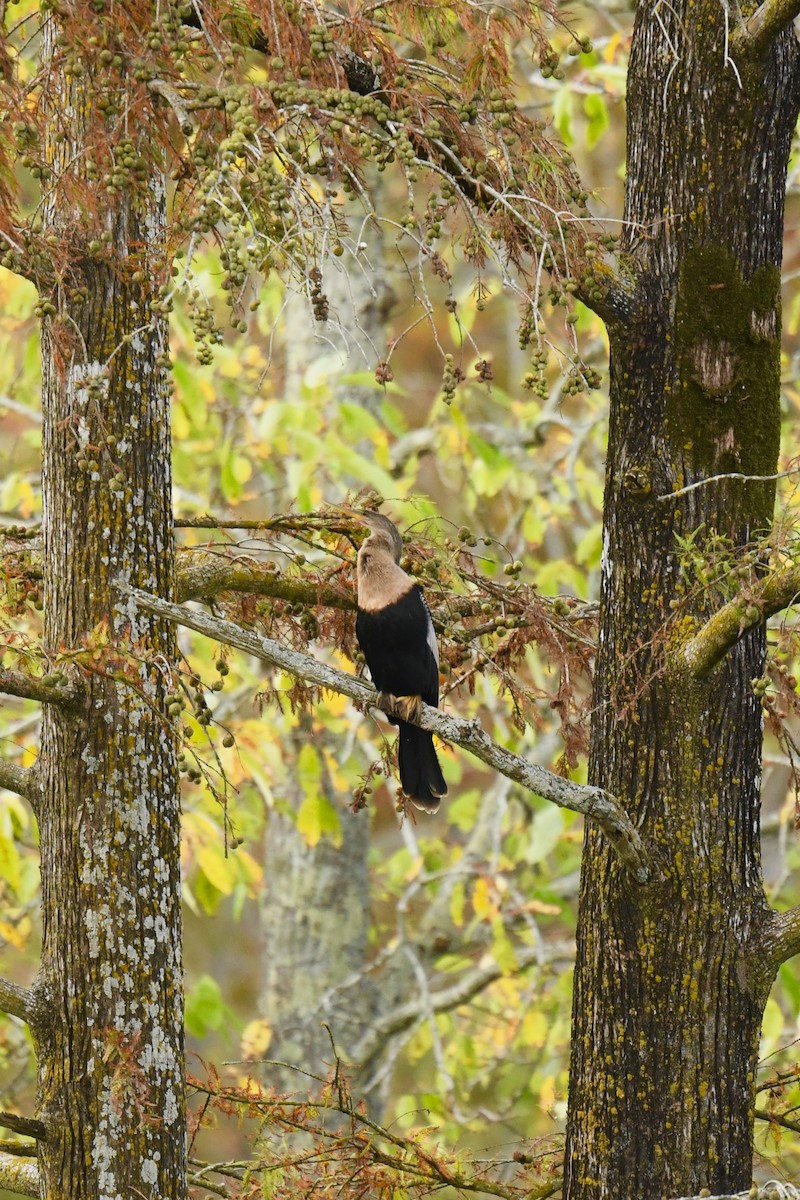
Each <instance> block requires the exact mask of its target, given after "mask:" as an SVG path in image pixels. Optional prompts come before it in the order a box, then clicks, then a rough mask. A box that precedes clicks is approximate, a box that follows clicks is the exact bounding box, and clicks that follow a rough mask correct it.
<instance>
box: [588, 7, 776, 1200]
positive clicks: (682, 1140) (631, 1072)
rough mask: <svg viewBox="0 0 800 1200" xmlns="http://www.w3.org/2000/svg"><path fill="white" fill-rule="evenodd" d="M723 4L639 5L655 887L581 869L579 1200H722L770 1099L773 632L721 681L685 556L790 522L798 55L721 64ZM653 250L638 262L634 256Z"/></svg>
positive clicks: (624, 579) (604, 696)
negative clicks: (765, 775)
mask: <svg viewBox="0 0 800 1200" xmlns="http://www.w3.org/2000/svg"><path fill="white" fill-rule="evenodd" d="M727 46H728V43H727V41H726V34H725V27H724V11H723V8H722V7H721V6H719V5H718V4H716V3H714V2H709V0H701V2H700V3H695V2H689V0H678V3H675V4H669V5H657V6H653V5H651V4H640V6H639V8H638V12H637V16H636V23H635V31H634V40H633V46H632V52H631V61H630V70H629V88H628V176H627V203H626V218H627V220H628V221H629V222H631V223H632V224H631V226H629V227H628V231H627V239H628V244H629V246H637V248H636V250H635V252H634V261H635V264H636V270H637V287H636V294H635V299H634V303H633V305H632V310H631V316H630V321H629V322H628V323H626V325H625V326H624V327H623V326H622V325H620V326H617V327H612V328H610V330H609V332H610V340H611V354H612V368H611V426H610V433H609V450H608V462H607V478H606V495H605V533H604V570H603V602H602V626H601V640H600V649H599V658H598V668H597V679H596V695H595V701H596V706H595V719H594V728H593V748H592V756H591V768H590V770H591V781H592V782H593V783H596V784H600V785H602V786H603V787H605V788H608V789H609V790H610V791H611V792H612V793H614V794H615V795H616V796H618V797H620V798H621V799H623V800H624V801H625V803H626V804H627V806H628V809H629V812H630V813H631V815H632V816H633V817H634V818H635V820H636V822H637V824H638V825H639V827H640V829H641V831H642V834H643V835H644V837H645V839H646V842H647V844H648V845H649V847H650V848H651V850H652V852H653V855H654V860H655V862H656V863H657V866H658V878H657V880H656V882H654V883H653V884H651V885H649V886H647V887H645V888H637V887H636V885H635V884H633V883H632V882H631V880H630V878H628V877H626V876H625V874H624V873H623V872H622V871H621V870H620V867H619V864H618V862H617V861H615V859H614V855H613V854H611V853H610V852H609V848H608V845H607V843H606V842H605V840H604V838H603V836H602V835H601V834H599V833H598V832H597V830H596V829H592V828H591V827H590V828H589V829H588V830H587V835H586V843H585V849H584V862H583V875H582V889H581V902H580V917H579V939H578V962H577V970H576V982H575V992H574V1009H573V1051H572V1063H571V1078H570V1103H569V1118H568V1145H567V1161H566V1172H567V1188H566V1195H567V1197H568V1200H590V1198H591V1200H599V1198H601V1197H609V1198H610V1197H614V1198H615V1200H620V1198H625V1200H631V1198H633V1197H644V1196H679V1195H691V1194H696V1193H697V1192H698V1191H699V1190H700V1189H702V1188H710V1190H711V1192H712V1193H727V1192H731V1191H738V1190H740V1189H743V1188H747V1187H748V1186H749V1185H750V1181H751V1171H752V1152H753V1140H752V1123H753V1101H754V1091H753V1081H754V1071H755V1065H756V1052H757V1047H758V1039H759V1030H760V1023H761V1016H762V1012H763V1007H764V1004H765V1002H766V999H767V993H768V989H769V986H770V984H771V981H772V975H773V973H774V967H775V965H776V964H775V961H774V959H775V955H774V953H773V952H772V950H771V949H768V947H769V946H771V942H770V938H769V937H768V936H767V934H768V930H769V927H770V922H771V921H772V920H773V915H772V914H771V912H770V910H769V908H768V906H767V903H766V899H765V896H764V892H763V888H762V881H761V868H760V856H759V783H760V755H761V727H762V720H761V711H760V704H759V701H758V699H757V698H756V696H755V695H754V692H753V687H752V684H751V680H752V679H753V678H754V677H756V676H760V675H761V673H762V671H763V667H764V653H765V637H764V630H763V627H761V628H760V629H755V630H753V631H751V632H750V633H748V634H747V635H746V636H745V637H744V638H742V639H741V640H740V641H739V642H738V643H737V644H736V646H735V647H733V648H732V649H731V650H730V651H729V653H728V654H727V656H726V657H725V658H724V660H723V661H722V662H721V663H720V664H719V665H718V666H717V667H716V668H715V669H714V670H713V671H711V672H710V673H709V674H707V675H706V676H705V677H702V678H698V677H695V676H692V675H691V674H689V673H688V671H687V670H686V669H684V668H683V667H682V666H681V665H680V663H681V659H680V655H679V648H680V645H681V641H682V639H684V638H686V637H687V636H688V635H690V634H691V633H692V632H694V630H695V629H696V628H697V627H698V626H699V625H700V624H701V623H702V621H703V620H704V619H705V618H706V617H707V616H708V615H709V613H710V611H711V610H712V607H713V598H712V597H710V596H709V593H708V591H707V590H706V591H704V589H703V588H702V587H699V586H697V581H694V582H692V581H691V580H690V579H689V577H688V572H687V570H686V568H685V567H684V566H683V565H682V563H681V553H680V549H679V545H678V540H677V539H678V538H680V537H683V538H686V537H688V536H689V535H693V534H695V533H696V531H700V532H699V533H697V535H696V536H697V538H699V539H700V540H701V541H703V540H704V539H707V538H708V537H709V535H711V534H712V532H713V531H716V532H717V533H719V534H721V535H724V536H725V537H726V538H728V539H730V540H731V542H732V543H733V545H734V546H735V547H741V546H743V545H744V544H745V543H747V542H748V541H750V540H751V539H753V538H754V537H756V536H757V535H759V534H761V533H763V532H764V531H765V530H766V529H767V528H768V526H769V523H770V520H771V516H772V506H773V500H774V486H773V485H772V484H770V483H763V482H762V483H758V482H750V483H745V482H740V481H735V480H724V481H718V482H711V483H708V484H706V485H705V486H702V487H699V488H696V489H694V490H691V491H689V492H687V493H684V494H682V495H677V496H673V497H672V498H669V499H664V497H666V496H668V495H669V494H670V493H673V492H677V491H678V490H679V489H682V488H684V487H686V486H687V485H690V484H692V483H694V482H696V481H698V480H702V479H707V478H709V477H711V476H715V475H719V474H723V473H741V474H754V475H766V474H769V473H771V472H774V471H775V470H776V460H777V453H778V440H779V383H780V359H779V335H780V263H781V250H782V236H783V206H784V194H785V182H786V166H787V159H788V154H789V147H790V141H791V135H792V131H793V129H794V125H795V121H796V117H797V111H798V81H799V80H800V73H799V63H798V57H799V56H798V50H797V45H796V43H795V39H794V34H793V33H792V32H791V31H789V32H784V33H782V34H780V35H779V36H778V37H777V39H776V40H775V41H774V42H773V44H772V45H771V46H770V47H769V48H768V49H767V50H766V52H765V54H764V56H763V58H758V56H757V55H751V56H750V57H748V56H747V55H746V54H744V53H742V54H740V55H737V62H736V65H734V63H733V62H732V61H730V59H727V60H726V47H727ZM637 241H638V245H637Z"/></svg>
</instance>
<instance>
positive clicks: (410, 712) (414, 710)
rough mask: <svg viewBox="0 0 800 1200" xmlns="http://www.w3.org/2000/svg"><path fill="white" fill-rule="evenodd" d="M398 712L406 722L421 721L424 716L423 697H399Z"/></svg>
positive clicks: (397, 701)
mask: <svg viewBox="0 0 800 1200" xmlns="http://www.w3.org/2000/svg"><path fill="white" fill-rule="evenodd" d="M396 703H397V711H398V712H399V713H400V716H401V717H402V718H403V720H404V721H413V722H414V723H416V722H417V721H419V719H420V716H421V715H422V697H421V696H398V697H397V700H396Z"/></svg>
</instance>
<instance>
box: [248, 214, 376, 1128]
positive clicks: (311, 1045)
mask: <svg viewBox="0 0 800 1200" xmlns="http://www.w3.org/2000/svg"><path fill="white" fill-rule="evenodd" d="M357 216H358V214H357V213H356V214H355V215H354V221H353V224H354V227H355V228H358V220H357ZM370 256H371V261H372V272H374V273H370V272H368V271H366V270H365V271H363V272H361V271H357V270H356V271H353V272H352V273H350V272H347V271H346V270H344V269H342V268H341V266H340V264H339V263H337V262H335V261H334V260H332V259H331V260H330V261H329V264H328V269H326V270H325V272H324V275H323V281H322V283H323V290H324V292H325V295H326V297H327V299H328V301H329V304H330V309H331V318H332V320H331V321H330V322H328V323H327V324H322V325H321V326H317V324H316V323H315V322H314V319H313V317H312V313H311V309H310V307H309V304H308V300H307V298H306V297H305V296H304V295H298V296H295V297H292V299H291V300H290V302H289V304H288V305H287V317H286V322H287V327H288V328H289V329H291V331H292V332H291V336H290V337H289V338H288V339H287V363H288V378H287V394H289V395H291V394H292V393H298V394H299V391H300V389H301V388H302V387H303V386H304V383H305V373H306V371H307V370H308V368H309V367H310V366H312V365H314V364H315V363H317V362H318V361H319V360H320V359H322V360H323V361H324V362H325V363H326V364H327V373H328V375H329V380H330V384H331V387H332V391H333V400H332V403H333V404H337V403H338V402H339V401H340V400H341V399H343V398H345V397H346V398H347V399H349V400H350V401H351V402H352V401H356V402H357V403H359V404H362V405H363V406H364V407H366V408H368V409H370V410H371V411H373V412H374V411H375V410H376V409H377V408H378V405H379V400H380V397H379V395H378V393H377V392H376V390H375V388H374V387H373V388H364V387H353V385H352V384H349V383H344V382H342V381H341V380H342V379H343V378H346V377H347V376H348V375H349V374H351V373H355V372H361V371H364V370H367V369H369V368H370V367H371V368H373V369H374V367H375V365H376V362H377V357H376V356H377V355H378V354H380V353H382V347H383V346H384V344H385V341H386V317H387V312H388V307H389V305H390V303H391V293H390V291H389V289H388V287H387V285H386V283H385V266H384V263H383V247H382V242H381V239H380V237H379V236H377V235H376V234H375V233H374V231H372V233H371V236H370ZM321 332H322V333H324V337H323V336H320V333H321ZM353 482H354V483H355V481H353ZM328 499H329V500H331V501H332V502H334V503H336V502H339V501H341V500H342V496H341V495H336V496H330V497H328ZM310 725H311V719H310V718H301V720H300V725H299V727H298V730H297V733H296V735H295V736H293V737H291V738H288V737H287V743H286V752H287V758H288V759H290V761H292V762H294V763H296V762H297V757H298V755H299V753H300V750H301V749H302V746H303V745H304V744H305V743H307V742H308V741H309V739H310V738H311V736H312V734H311V729H310ZM287 773H288V774H289V775H291V774H292V772H291V770H290V771H288V772H287ZM295 774H296V772H295ZM320 786H321V787H322V789H323V791H324V793H325V796H326V798H327V799H328V801H329V802H330V803H331V804H332V805H333V806H334V808H335V809H336V810H337V812H338V814H339V819H340V821H341V825H342V843H341V845H340V846H336V845H335V844H334V843H333V842H332V841H331V839H330V838H329V837H325V836H324V837H323V838H322V839H321V840H320V841H319V842H318V843H317V844H316V845H314V846H310V845H308V843H307V841H306V839H305V838H304V837H303V835H302V834H301V833H300V832H299V831H298V829H297V826H296V823H295V821H294V820H293V819H292V817H291V816H290V815H288V814H286V813H283V812H280V811H277V810H275V811H273V812H272V813H271V814H270V819H269V827H268V833H267V849H266V855H265V877H266V880H267V885H266V889H265V893H264V899H263V903H262V908H261V917H262V930H263V936H264V947H265V955H264V984H263V989H262V994H261V1009H262V1011H263V1012H264V1014H265V1016H266V1017H267V1019H268V1021H269V1023H270V1025H271V1026H272V1031H273V1040H272V1042H271V1043H270V1051H269V1053H270V1057H271V1058H275V1059H278V1060H280V1061H282V1062H288V1063H291V1064H292V1066H294V1067H297V1068H299V1069H300V1070H302V1071H307V1072H310V1073H312V1074H319V1073H320V1072H321V1073H322V1074H325V1071H326V1069H327V1067H326V1064H328V1065H330V1064H332V1062H333V1054H334V1051H333V1047H332V1045H331V1036H332V1037H333V1039H334V1044H335V1046H336V1052H337V1053H339V1054H341V1055H342V1057H343V1058H344V1059H345V1060H348V1059H350V1058H351V1056H352V1053H353V1050H354V1048H355V1047H356V1045H357V1044H358V1043H359V1042H360V1041H361V1039H362V1038H363V1036H364V1033H365V1031H366V1030H367V1029H368V1028H369V1026H370V1023H371V1020H372V1018H373V1017H374V1015H375V1013H376V1011H377V1008H378V1005H379V1002H380V997H379V993H378V990H377V988H376V986H375V984H374V982H373V981H372V979H371V978H370V976H369V974H368V966H369V928H370V921H371V916H372V914H371V909H370V879H369V847H370V828H369V827H370V813H369V811H365V812H359V813H353V812H352V811H351V810H350V801H351V797H350V795H349V794H347V795H341V794H337V792H336V789H335V788H334V786H333V783H332V781H331V779H330V777H329V775H328V772H327V771H326V770H325V769H324V767H323V768H322V771H321V784H320ZM302 798H303V797H302V795H301V794H300V789H299V788H297V787H295V788H293V789H290V794H289V795H288V796H287V797H286V799H287V800H288V801H289V803H290V804H291V806H292V808H293V809H294V810H295V812H296V811H297V809H298V808H299V806H300V804H301V802H302ZM323 1021H325V1022H326V1023H328V1025H329V1027H330V1030H331V1034H330V1035H329V1034H328V1032H327V1030H326V1029H325V1028H324V1026H323V1025H322V1024H321V1022H323ZM269 1081H270V1083H272V1084H273V1085H274V1086H276V1087H279V1088H281V1089H285V1090H288V1091H297V1090H298V1087H300V1088H301V1090H307V1080H306V1079H305V1077H304V1076H303V1075H298V1074H297V1072H292V1071H286V1070H285V1069H279V1068H275V1067H272V1068H270V1077H269ZM363 1083H364V1080H363V1079H362V1078H361V1077H360V1076H359V1075H358V1074H356V1076H355V1078H354V1091H355V1092H356V1094H357V1095H360V1094H361V1088H362V1085H363ZM368 1102H369V1104H370V1111H371V1114H372V1115H373V1116H374V1117H380V1114H381V1109H382V1100H381V1098H380V1097H379V1095H378V1093H377V1092H375V1091H373V1092H371V1094H370V1096H369V1098H368Z"/></svg>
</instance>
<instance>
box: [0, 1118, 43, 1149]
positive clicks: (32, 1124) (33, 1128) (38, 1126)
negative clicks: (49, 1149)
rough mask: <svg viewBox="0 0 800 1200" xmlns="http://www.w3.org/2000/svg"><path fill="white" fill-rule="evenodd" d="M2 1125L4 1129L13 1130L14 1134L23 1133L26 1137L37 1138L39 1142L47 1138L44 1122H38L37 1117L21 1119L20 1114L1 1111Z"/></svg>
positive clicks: (0, 1120)
mask: <svg viewBox="0 0 800 1200" xmlns="http://www.w3.org/2000/svg"><path fill="white" fill-rule="evenodd" d="M0 1125H2V1127H3V1128H4V1129H11V1130H12V1131H13V1132H14V1133H22V1134H24V1135H25V1137H32V1138H35V1140H36V1141H37V1142H43V1141H44V1140H45V1138H46V1137H47V1129H46V1128H45V1125H44V1122H43V1121H37V1120H36V1118H35V1117H21V1116H19V1114H18V1113H10V1112H2V1111H0Z"/></svg>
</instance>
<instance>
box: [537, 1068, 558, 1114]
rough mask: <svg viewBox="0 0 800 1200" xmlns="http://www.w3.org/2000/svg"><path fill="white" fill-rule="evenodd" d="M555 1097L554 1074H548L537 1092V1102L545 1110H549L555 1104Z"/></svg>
mask: <svg viewBox="0 0 800 1200" xmlns="http://www.w3.org/2000/svg"><path fill="white" fill-rule="evenodd" d="M555 1099H556V1081H555V1076H554V1075H548V1076H547V1078H546V1079H545V1080H544V1082H543V1083H542V1087H541V1090H540V1092H539V1103H540V1104H541V1106H542V1108H543V1109H545V1111H547V1112H549V1111H550V1109H551V1108H552V1107H553V1105H554V1104H555Z"/></svg>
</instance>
